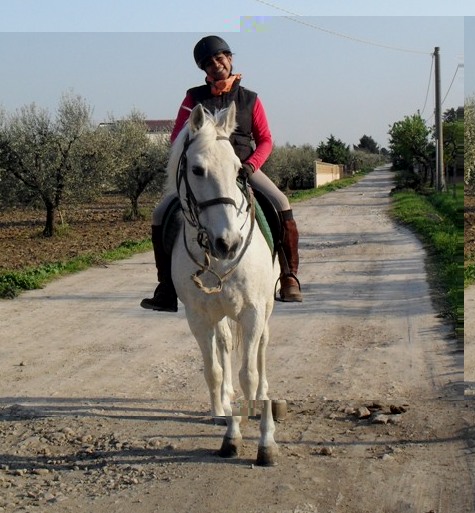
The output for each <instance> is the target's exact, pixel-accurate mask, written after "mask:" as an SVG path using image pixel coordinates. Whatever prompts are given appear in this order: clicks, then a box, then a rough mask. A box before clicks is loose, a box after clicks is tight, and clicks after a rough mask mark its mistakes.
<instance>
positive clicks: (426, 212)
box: [392, 185, 464, 335]
mask: <svg viewBox="0 0 475 513" xmlns="http://www.w3.org/2000/svg"><path fill="white" fill-rule="evenodd" d="M463 208H464V207H463V185H460V186H457V188H456V190H455V194H454V193H453V191H451V192H448V193H429V194H417V193H416V192H414V191H402V192H395V193H394V194H393V207H392V213H393V215H394V217H395V218H396V219H397V220H399V221H400V222H402V223H403V224H405V225H407V226H408V227H410V228H411V230H412V231H414V232H415V233H416V234H417V235H418V236H419V237H420V238H421V240H422V241H423V242H424V244H425V245H426V248H427V251H428V255H429V273H428V274H429V280H430V281H431V285H432V288H433V290H435V292H436V298H437V302H438V304H439V305H440V307H441V310H442V313H443V315H444V316H445V317H447V318H449V319H450V320H451V321H453V323H454V325H455V329H456V331H457V334H458V335H463V288H464V264H463V244H464V239H463Z"/></svg>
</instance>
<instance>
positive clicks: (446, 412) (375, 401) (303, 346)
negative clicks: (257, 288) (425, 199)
mask: <svg viewBox="0 0 475 513" xmlns="http://www.w3.org/2000/svg"><path fill="white" fill-rule="evenodd" d="M391 187H392V175H391V172H390V171H388V170H386V169H381V170H378V171H376V172H374V173H372V174H370V175H368V176H367V177H366V178H365V179H364V180H362V181H361V182H360V183H359V184H357V185H355V186H353V187H351V188H348V189H345V190H340V191H338V192H334V193H331V194H328V195H326V196H324V197H322V198H318V199H313V200H310V201H307V202H305V203H302V204H299V205H297V206H296V207H295V215H296V218H297V220H298V223H299V228H300V232H301V245H300V247H301V260H302V265H301V274H300V278H301V281H302V284H303V292H304V298H305V300H304V303H302V304H281V303H277V304H276V307H275V311H274V314H273V317H272V322H271V335H272V336H271V347H270V348H269V352H268V378H269V383H270V387H271V391H272V397H274V398H280V399H287V401H288V406H289V415H288V418H287V419H286V420H285V421H283V422H279V423H278V424H277V430H276V440H277V441H278V443H279V444H280V458H279V465H278V466H277V467H274V468H270V469H265V468H258V467H254V466H253V465H252V463H253V460H254V458H255V451H256V439H257V433H258V431H257V421H256V420H254V419H250V420H249V422H248V423H247V424H246V425H245V426H244V430H243V436H244V447H243V454H242V457H240V458H239V459H236V460H221V459H220V458H218V457H217V456H216V455H215V454H214V451H215V450H217V449H218V448H219V445H220V441H221V438H222V434H223V427H222V426H216V425H214V424H213V423H212V422H211V420H210V419H209V417H208V415H207V413H208V397H207V390H206V386H205V383H204V379H203V375H202V365H201V357H200V354H199V350H198V348H197V345H196V343H195V342H194V340H193V339H192V337H191V335H190V333H189V331H188V327H187V324H186V319H185V317H184V313H183V308H182V307H181V308H180V311H179V312H178V314H171V313H170V314H163V313H162V314H157V313H155V312H150V311H146V310H142V309H140V307H139V306H138V305H139V302H140V299H141V298H142V297H144V296H146V295H148V294H149V293H150V292H151V291H152V290H153V287H154V269H153V262H152V254H151V253H148V254H143V255H139V256H136V257H134V258H132V259H130V260H127V261H123V262H119V263H115V264H111V265H109V266H107V267H103V268H96V269H91V270H88V271H85V272H82V273H80V274H78V275H75V276H69V277H67V278H64V279H61V280H58V281H56V282H54V283H51V284H50V285H49V286H47V287H46V288H45V289H43V290H39V291H32V292H29V293H26V294H24V295H22V296H21V297H19V298H17V299H15V300H13V301H2V302H1V303H0V337H1V342H0V376H1V378H0V379H1V399H0V400H1V405H0V408H1V410H0V421H1V422H0V511H1V512H6V513H12V512H26V511H28V512H30V511H40V512H43V511H48V513H56V512H58V513H59V512H61V513H66V512H72V513H76V512H87V513H89V512H90V513H106V512H107V513H109V512H112V511H113V512H114V513H121V512H124V513H130V512H133V513H155V512H156V513H158V512H160V513H168V512H170V513H172V512H173V513H180V512H191V511H193V512H196V513H205V512H206V513H208V512H214V511H222V510H225V511H226V512H227V513H235V512H238V511H239V512H240V511H246V512H247V513H260V512H275V513H291V512H292V513H307V512H308V513H310V512H312V513H315V512H318V513H368V512H375V513H429V512H434V513H471V512H473V511H474V510H475V494H474V481H475V479H474V475H475V461H474V460H475V452H474V445H475V442H474V440H475V432H474V425H475V422H474V420H475V414H474V404H473V402H472V401H469V400H464V398H463V392H462V390H463V365H462V362H461V359H460V355H459V353H457V352H456V351H455V350H456V344H455V342H454V341H453V340H452V339H451V338H450V336H449V335H450V329H449V328H448V327H447V326H444V324H443V323H442V321H441V320H440V319H439V318H438V317H437V315H436V312H435V311H434V309H433V307H432V304H431V298H430V290H429V288H428V285H427V281H426V275H425V270H424V259H425V254H424V250H423V248H422V247H421V244H420V243H419V242H418V241H417V240H416V238H415V237H414V236H413V235H411V233H410V232H408V231H407V230H406V229H404V228H401V227H399V226H397V225H396V224H395V223H394V222H392V221H391V220H390V219H389V217H388V215H387V210H388V206H389V203H390V198H389V192H390V189H391ZM236 383H237V381H236ZM238 395H239V394H238ZM361 407H366V408H368V410H369V411H368V412H366V414H365V413H364V412H363V410H358V409H359V408H361ZM391 407H392V408H391ZM369 413H371V416H370V417H368V414H369ZM378 414H383V416H382V417H381V416H379V418H378ZM360 416H361V418H360Z"/></svg>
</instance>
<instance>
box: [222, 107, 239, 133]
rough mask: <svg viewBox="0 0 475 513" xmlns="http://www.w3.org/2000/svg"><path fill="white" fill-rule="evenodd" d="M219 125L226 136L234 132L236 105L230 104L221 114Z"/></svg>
mask: <svg viewBox="0 0 475 513" xmlns="http://www.w3.org/2000/svg"><path fill="white" fill-rule="evenodd" d="M219 125H220V126H221V127H222V128H223V130H224V131H225V132H226V133H227V134H231V133H232V132H234V129H235V128H236V103H235V102H231V104H230V105H229V107H228V108H227V109H225V110H224V111H223V112H222V116H221V117H220V119H219Z"/></svg>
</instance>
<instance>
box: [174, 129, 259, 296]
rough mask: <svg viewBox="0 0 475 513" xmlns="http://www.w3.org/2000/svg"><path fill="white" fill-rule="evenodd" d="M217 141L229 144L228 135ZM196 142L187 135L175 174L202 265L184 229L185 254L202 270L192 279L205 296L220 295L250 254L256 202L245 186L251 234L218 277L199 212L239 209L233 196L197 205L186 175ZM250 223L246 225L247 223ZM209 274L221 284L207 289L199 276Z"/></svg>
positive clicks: (249, 233)
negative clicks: (201, 252) (217, 207)
mask: <svg viewBox="0 0 475 513" xmlns="http://www.w3.org/2000/svg"><path fill="white" fill-rule="evenodd" d="M216 140H217V141H229V138H228V137H226V136H219V135H218V136H217V137H216ZM193 141H194V139H190V138H189V136H187V138H186V140H185V143H184V145H183V151H182V153H181V156H180V160H179V162H178V171H177V174H176V188H177V192H178V197H179V199H180V204H181V210H182V212H183V216H184V218H185V219H186V221H187V223H188V224H189V225H190V226H192V227H193V228H196V230H197V232H198V236H197V242H198V245H199V246H200V247H201V248H202V249H203V250H204V261H203V263H200V262H198V260H197V259H196V258H195V256H194V255H193V253H192V252H191V250H190V248H189V247H188V243H187V240H186V234H185V230H183V243H184V246H185V248H186V251H187V253H188V256H189V257H190V258H191V260H192V261H193V262H194V263H195V264H196V265H197V266H198V267H200V269H199V270H198V271H196V273H194V274H192V275H191V279H192V280H193V282H194V283H195V285H196V286H197V287H198V288H199V289H200V290H202V291H203V292H205V293H206V294H216V293H218V292H221V290H222V288H223V282H224V281H225V280H226V278H228V277H229V276H230V275H231V274H232V273H233V272H234V271H235V270H236V268H237V266H238V265H239V262H240V261H241V259H242V257H243V256H244V254H245V252H246V251H247V248H248V247H249V244H250V243H251V239H252V234H253V231H254V225H255V218H256V215H255V200H254V196H253V194H252V192H249V189H250V188H249V187H248V186H247V183H244V187H243V190H241V193H242V195H243V197H244V198H245V199H246V201H247V208H246V210H247V212H248V216H250V219H251V226H250V229H249V232H248V234H247V237H246V240H245V243H244V244H243V247H242V249H241V251H240V253H239V255H238V256H237V257H236V259H235V262H234V263H233V265H232V266H231V267H230V268H229V269H228V270H227V271H226V272H225V273H224V274H223V275H221V276H220V275H219V274H218V273H217V272H216V271H215V270H214V269H212V268H211V255H210V250H209V246H208V232H207V231H206V227H204V226H203V225H202V224H201V222H200V220H199V216H200V213H201V212H202V211H203V210H205V209H206V208H208V207H211V206H213V205H232V206H233V207H234V208H235V209H236V210H238V206H237V205H236V201H235V200H234V199H233V198H230V197H226V196H224V197H218V198H213V199H210V200H207V201H202V202H198V201H197V200H196V197H195V195H194V193H193V190H192V189H191V186H190V183H189V180H188V174H187V156H186V152H187V151H188V148H189V147H190V145H191V144H192V143H193ZM182 185H184V187H185V194H186V196H185V197H184V198H182V197H181V195H180V189H181V186H182ZM183 203H185V204H186V206H187V209H185V208H183ZM246 222H247V220H246V221H245V222H244V223H243V226H244V225H245V224H246ZM241 228H242V227H241ZM206 272H208V273H210V274H212V275H213V276H215V277H216V279H217V280H218V284H217V285H216V286H215V287H211V288H209V287H206V286H205V285H204V284H203V282H202V280H201V278H200V276H202V275H203V274H205V273H206Z"/></svg>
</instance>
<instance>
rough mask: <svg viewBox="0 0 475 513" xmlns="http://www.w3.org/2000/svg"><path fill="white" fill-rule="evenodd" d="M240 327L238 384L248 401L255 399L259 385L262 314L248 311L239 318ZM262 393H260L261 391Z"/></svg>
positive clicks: (263, 320) (262, 331)
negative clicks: (240, 349) (240, 344)
mask: <svg viewBox="0 0 475 513" xmlns="http://www.w3.org/2000/svg"><path fill="white" fill-rule="evenodd" d="M240 323H241V326H242V346H243V348H242V349H243V350H242V362H241V369H240V371H239V383H240V385H241V389H242V391H243V394H244V397H245V398H246V399H248V400H251V401H253V400H256V399H257V393H258V391H257V389H258V385H259V384H260V378H259V371H260V367H262V365H261V364H258V356H259V353H260V355H261V356H262V357H265V351H264V353H262V352H260V345H261V340H262V336H263V333H264V328H265V319H264V314H263V312H259V311H258V310H254V309H252V310H248V311H247V312H245V314H244V315H243V316H242V317H241V319H240ZM261 392H262V391H261Z"/></svg>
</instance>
